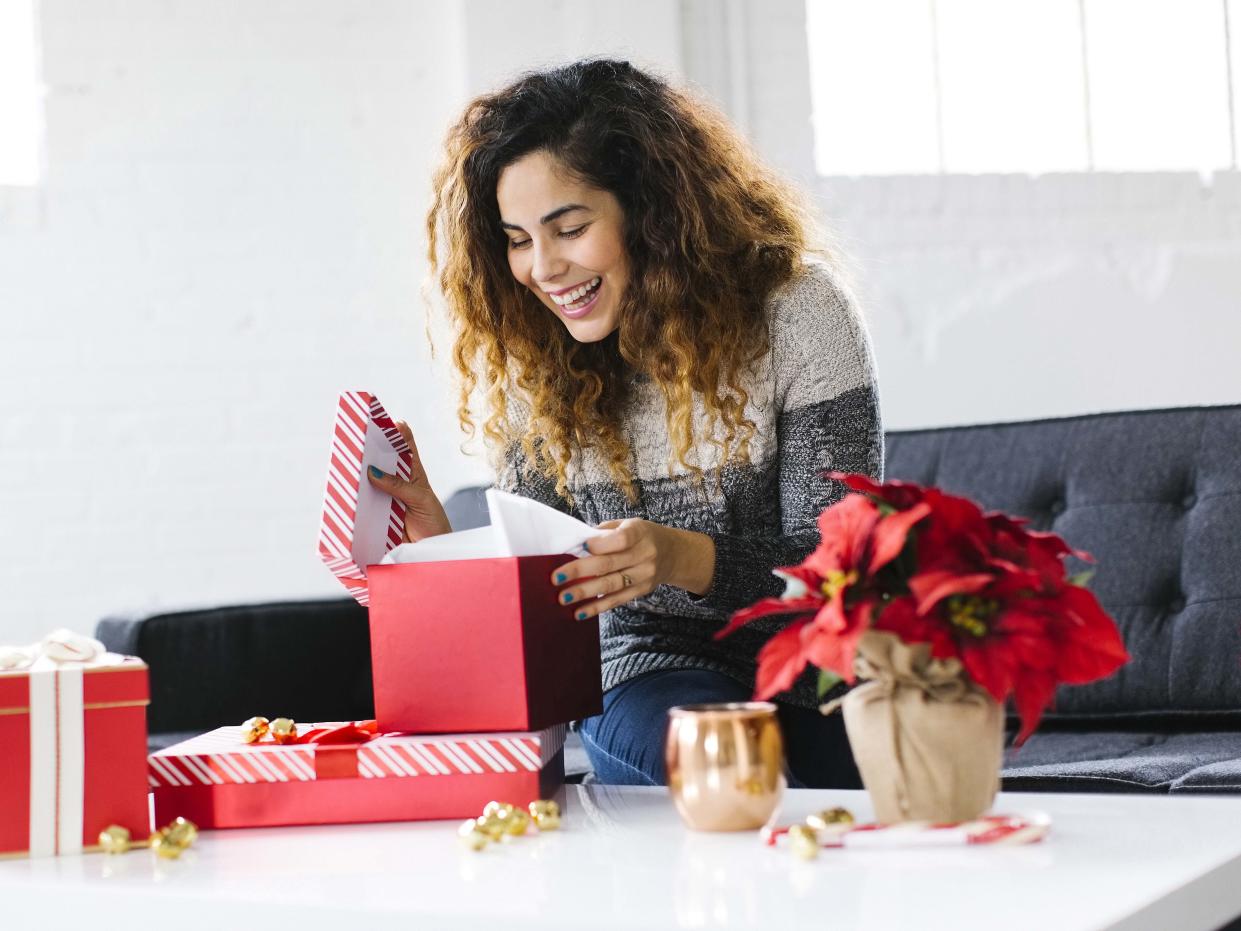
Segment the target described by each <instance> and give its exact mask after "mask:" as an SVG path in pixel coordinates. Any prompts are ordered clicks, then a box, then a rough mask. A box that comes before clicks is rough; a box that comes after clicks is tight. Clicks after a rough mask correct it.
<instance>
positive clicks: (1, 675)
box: [0, 653, 150, 714]
mask: <svg viewBox="0 0 1241 931" xmlns="http://www.w3.org/2000/svg"><path fill="white" fill-rule="evenodd" d="M75 665H78V666H82V664H75ZM30 673H31V669H30V668H29V667H26V668H23V669H0V714H24V713H28V712H29V711H30V683H29V680H30ZM82 675H83V679H82V700H83V710H85V711H92V710H94V709H96V708H121V707H129V706H139V705H147V704H149V695H150V693H149V690H148V684H147V664H146V663H144V662H143V661H142V660H140V659H138V657H136V656H121V655H118V654H114V653H109V654H106V655H105V656H104V657H101V658H100V661H99V662H98V663H97V664H92V665H87V666H83V667H82Z"/></svg>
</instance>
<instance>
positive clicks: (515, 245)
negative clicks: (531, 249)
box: [508, 239, 530, 249]
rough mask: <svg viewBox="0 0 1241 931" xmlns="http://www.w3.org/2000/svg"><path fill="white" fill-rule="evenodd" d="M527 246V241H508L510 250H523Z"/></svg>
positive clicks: (528, 241) (528, 243)
mask: <svg viewBox="0 0 1241 931" xmlns="http://www.w3.org/2000/svg"><path fill="white" fill-rule="evenodd" d="M528 245H530V240H529V239H510V240H509V241H508V247H509V248H510V249H524V248H526V246H528Z"/></svg>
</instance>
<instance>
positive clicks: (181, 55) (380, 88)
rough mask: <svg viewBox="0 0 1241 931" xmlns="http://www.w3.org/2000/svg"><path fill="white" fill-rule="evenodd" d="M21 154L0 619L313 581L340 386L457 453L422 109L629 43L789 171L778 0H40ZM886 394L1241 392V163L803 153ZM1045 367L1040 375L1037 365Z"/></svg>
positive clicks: (4, 222)
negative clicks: (1057, 163)
mask: <svg viewBox="0 0 1241 931" xmlns="http://www.w3.org/2000/svg"><path fill="white" fill-rule="evenodd" d="M41 22H42V38H43V57H44V76H45V80H46V83H47V85H48V99H47V121H48V136H47V174H46V178H45V181H44V184H43V186H42V187H41V188H40V189H38V190H35V191H30V190H4V189H0V587H2V589H3V591H4V598H3V601H2V602H0V605H2V606H0V641H10V640H11V641H22V640H28V639H32V638H34V637H35V636H37V635H38V634H39V633H40V632H42V631H44V630H46V629H48V628H50V627H52V626H55V625H68V626H72V627H76V628H79V629H83V630H86V629H90V628H91V627H92V626H93V624H94V622H95V620H96V619H97V618H98V617H100V616H102V615H103V614H106V613H109V612H114V611H118V610H123V609H128V608H133V609H146V608H152V607H157V606H182V605H188V604H204V603H220V602H225V601H238V600H253V599H261V598H280V597H289V596H294V597H303V596H317V595H323V594H334V593H336V592H337V591H338V589H337V588H336V585H335V582H334V581H333V580H332V579H331V577H330V576H329V575H328V574H327V572H326V570H324V569H323V568H322V567H321V566H320V565H319V563H318V561H317V559H316V556H315V553H314V540H315V528H316V524H317V520H318V501H319V498H320V495H321V491H322V482H323V476H324V468H325V460H324V457H325V454H326V445H327V436H328V430H329V427H330V422H331V416H332V405H333V402H334V398H335V395H336V392H337V391H338V390H340V389H342V388H347V387H355V386H358V387H370V388H371V389H372V390H375V391H376V392H377V393H378V394H379V395H380V397H381V398H382V399H383V400H384V401H385V403H387V404H388V405H389V407H390V409H392V410H393V412H394V413H397V414H398V415H400V416H405V417H406V418H407V419H409V420H410V421H411V423H412V424H413V425H414V427H415V430H416V431H417V434H418V437H419V441H420V447H421V449H422V452H423V457H424V460H425V461H426V463H427V465H428V468H429V470H430V472H431V477H432V481H433V483H434V484H435V485H436V487H437V488H438V489H439V490H440V491H441V492H447V491H451V490H452V489H453V488H455V487H458V486H459V485H461V484H466V483H469V482H473V481H478V480H481V479H483V478H485V475H486V470H485V468H484V466H483V465H482V463H481V462H479V461H477V460H476V459H469V458H466V457H465V456H463V455H462V454H461V453H460V452H459V451H458V449H457V444H458V442H459V435H458V434H457V433H456V429H455V425H454V419H453V416H452V413H451V411H452V406H453V396H452V392H451V387H450V385H449V383H448V378H447V374H446V372H445V371H444V370H443V368H442V363H440V364H437V367H433V366H432V365H431V363H430V362H429V360H428V356H427V352H426V349H425V345H424V342H423V314H422V308H421V299H420V297H419V293H418V286H419V283H420V281H421V279H422V277H423V274H424V271H425V265H424V261H423V257H422V253H423V250H424V240H423V236H422V232H421V225H422V220H423V212H424V210H425V206H426V202H427V191H428V181H429V176H430V172H431V167H432V164H433V162H434V160H435V158H436V150H437V146H438V144H439V141H440V139H441V138H442V134H443V131H444V128H445V126H446V123H447V121H448V119H449V118H450V117H451V115H452V114H453V113H455V111H456V110H457V109H458V108H459V106H460V105H461V103H462V102H463V101H464V100H465V99H466V97H467V96H468V95H469V94H470V93H473V92H476V91H479V90H482V89H484V88H487V87H490V86H493V85H494V84H496V83H498V82H499V81H501V80H503V79H504V78H505V77H506V76H507V75H509V74H510V73H511V72H512V71H514V70H519V69H523V68H527V67H531V66H537V65H543V64H548V63H550V62H553V61H558V60H565V59H568V58H571V57H575V56H578V55H584V54H591V53H599V52H610V53H618V54H625V55H628V56H630V57H632V58H634V59H635V60H636V61H638V62H640V63H643V64H646V65H648V66H652V67H655V68H656V69H657V70H660V71H661V72H663V73H664V74H666V75H668V76H670V77H672V78H674V79H681V78H684V79H688V80H691V81H694V82H696V83H697V84H699V85H700V86H701V87H702V88H703V89H704V90H706V91H707V92H708V93H710V94H712V95H714V96H715V97H716V98H717V99H718V100H719V101H720V102H721V104H722V105H723V106H724V108H725V109H726V110H727V111H728V112H730V114H731V115H732V116H733V117H734V119H736V120H737V122H738V123H739V125H741V126H742V127H743V128H745V129H746V130H747V131H748V132H749V134H750V136H751V138H752V139H753V141H754V143H755V145H756V146H757V147H758V148H759V150H760V151H761V152H762V153H764V154H765V155H766V157H768V158H769V159H770V160H771V161H772V162H773V163H774V164H775V165H777V166H778V167H779V168H780V169H781V170H783V171H785V172H786V173H787V174H789V175H790V176H791V177H793V178H796V179H800V180H803V181H807V180H808V179H809V177H810V166H811V164H812V161H811V152H810V124H809V88H808V83H807V81H806V73H805V68H806V50H805V45H804V33H803V32H802V29H801V3H800V2H798V0H679V2H673V0H631V2H628V3H625V4H620V5H618V4H615V3H605V2H582V0H579V2H571V0H528V2H526V3H523V4H520V5H517V4H510V3H501V2H499V0H452V2H429V0H428V2H407V0H370V2H368V3H365V4H355V3H349V2H346V0H297V2H293V0H284V2H276V0H265V2H264V3H261V4H254V3H245V2H242V0H212V2H210V3H208V2H205V0H124V2H121V0H114V2H109V3H98V2H92V0H43V2H42V4H41ZM813 196H815V197H817V198H818V202H819V203H820V204H821V205H822V206H823V207H824V208H825V211H826V213H827V215H828V217H829V218H830V219H831V221H832V222H833V223H834V225H836V226H837V227H838V228H839V229H840V230H841V232H842V233H843V234H844V236H845V238H846V240H847V241H849V242H851V243H852V244H853V248H854V252H855V254H856V256H857V258H858V264H859V268H860V277H861V283H862V286H863V292H864V294H865V295H866V306H867V311H868V314H869V317H870V320H871V325H872V329H873V332H874V335H875V341H876V349H877V354H878V357H879V364H880V371H881V384H882V391H883V402H884V408H885V415H886V418H887V421H888V423H889V425H891V426H914V425H923V424H942V423H960V422H968V421H975V420H995V419H1006V418H1016V417H1027V416H1044V415H1050V414H1060V413H1075V412H1079V411H1084V410H1094V409H1102V408H1115V407H1138V406H1147V405H1151V406H1163V405H1168V404H1181V403H1202V402H1224V401H1238V400H1241V366H1237V365H1235V364H1233V362H1232V357H1233V356H1234V355H1235V354H1236V352H1237V350H1238V349H1239V348H1241V315H1238V314H1237V313H1236V303H1237V302H1236V298H1235V295H1236V294H1237V293H1238V285H1239V284H1241V272H1238V271H1237V270H1236V269H1238V268H1241V263H1238V262H1237V261H1236V255H1235V253H1236V252H1237V251H1238V246H1239V244H1241V186H1239V185H1238V182H1237V179H1236V177H1235V176H1228V177H1220V178H1217V179H1216V183H1215V184H1214V186H1212V187H1210V188H1206V189H1204V188H1203V187H1202V186H1201V185H1200V183H1199V182H1198V179H1197V178H1196V177H1180V176H1126V175H1122V176H1106V175H1096V176H1085V175H1078V176H1065V177H1048V178H1041V179H1036V180H1031V179H1024V178H1008V177H1004V178H999V177H983V178H942V179H940V178H901V179H854V180H849V179H832V180H828V181H824V182H822V183H821V184H819V185H818V186H817V187H816V188H815V189H814V191H813ZM1036 379H1037V380H1041V381H1043V382H1045V384H1037V385H1036V384H1035V381H1036Z"/></svg>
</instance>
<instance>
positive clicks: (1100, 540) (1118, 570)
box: [97, 406, 1241, 793]
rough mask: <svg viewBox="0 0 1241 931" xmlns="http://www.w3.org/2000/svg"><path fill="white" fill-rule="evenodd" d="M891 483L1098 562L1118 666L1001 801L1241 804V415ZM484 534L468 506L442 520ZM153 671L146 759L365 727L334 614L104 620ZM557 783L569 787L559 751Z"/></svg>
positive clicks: (1017, 766) (365, 655) (363, 660)
mask: <svg viewBox="0 0 1241 931" xmlns="http://www.w3.org/2000/svg"><path fill="white" fill-rule="evenodd" d="M887 475H888V477H889V478H896V479H905V480H909V481H916V482H919V483H922V484H935V485H939V486H941V487H943V488H945V489H947V490H949V491H952V492H956V493H961V494H966V495H969V496H971V497H973V498H975V499H977V500H978V501H980V502H981V503H982V504H983V505H985V506H986V507H988V508H996V509H1000V510H1004V511H1007V512H1009V513H1012V514H1020V515H1024V516H1026V517H1029V518H1030V519H1031V522H1032V524H1033V526H1034V527H1035V528H1037V529H1044V530H1055V531H1056V532H1058V533H1060V534H1062V535H1064V536H1065V537H1066V538H1067V539H1068V540H1069V542H1070V543H1071V544H1072V545H1073V546H1075V547H1077V548H1079V549H1084V550H1087V551H1089V552H1091V553H1093V554H1094V555H1095V557H1096V558H1097V567H1096V568H1097V572H1096V574H1095V577H1094V579H1093V581H1092V587H1093V588H1094V590H1095V591H1096V593H1097V594H1098V595H1099V598H1100V600H1101V601H1102V602H1103V604H1104V606H1105V607H1106V608H1107V609H1108V610H1109V611H1110V612H1111V613H1112V614H1113V616H1114V617H1115V618H1116V619H1117V621H1118V623H1119V624H1120V627H1121V630H1122V632H1123V633H1124V636H1125V640H1126V643H1127V645H1128V647H1129V651H1130V653H1131V654H1132V656H1133V660H1132V662H1131V663H1130V664H1129V665H1128V666H1126V667H1125V668H1124V669H1122V670H1121V671H1120V672H1119V673H1118V674H1117V675H1115V676H1113V677H1111V678H1110V679H1108V680H1106V681H1103V682H1099V683H1094V684H1091V685H1087V686H1078V687H1074V688H1070V689H1065V690H1063V691H1062V692H1061V693H1060V695H1059V696H1058V697H1057V702H1056V707H1055V710H1054V712H1053V713H1051V714H1049V715H1048V716H1047V717H1046V718H1045V719H1044V723H1043V725H1042V726H1041V727H1040V728H1039V730H1038V731H1037V732H1036V733H1035V735H1034V736H1033V737H1032V738H1031V739H1030V740H1029V741H1028V742H1027V744H1026V745H1025V746H1024V747H1022V748H1021V749H1020V750H1015V751H1014V750H1010V751H1009V753H1008V756H1007V760H1006V767H1005V770H1004V787H1005V788H1006V789H1009V790H1038V791H1116V792H1161V793H1192V792H1237V791H1241V406H1227V407H1209V408H1208V407H1203V408H1182V409H1177V410H1161V411H1134V412H1125V413H1109V414H1097V415H1090V416H1084V417H1072V418H1061V419H1054V420H1043V421H1032V422H1022V423H1011V424H992V425H985V426H971V427H957V428H946V429H935V430H915V431H896V432H892V433H889V434H888V437H887ZM447 506H448V509H449V515H450V518H451V519H452V521H453V526H454V527H456V528H457V529H465V528H466V527H469V526H477V525H478V524H479V523H480V522H482V521H485V520H486V516H485V507H484V506H483V504H482V496H481V492H480V491H479V490H477V489H466V490H463V491H461V492H459V493H458V494H456V495H454V496H453V497H452V498H451V499H450V501H449V502H448V503H447ZM97 635H98V636H99V637H100V639H102V640H103V641H104V642H105V643H106V644H107V645H108V646H109V648H111V649H114V650H119V651H123V652H127V653H133V654H136V655H138V656H142V657H143V658H144V659H146V660H147V662H148V663H149V664H150V666H151V681H152V703H151V711H150V727H151V732H152V742H153V744H155V745H165V744H167V743H169V742H170V741H171V740H172V739H174V738H175V737H177V736H178V735H179V734H181V733H184V732H194V731H199V730H205V729H208V728H211V727H215V726H218V725H219V724H221V723H226V722H233V721H238V722H239V721H241V720H243V719H245V718H247V717H249V716H251V715H253V714H266V715H268V716H269V717H270V716H274V715H277V714H289V715H292V716H293V717H296V718H300V719H301V720H315V719H319V720H324V719H343V718H362V717H369V716H370V715H371V705H370V695H369V693H370V669H369V640H368V632H367V626H366V617H365V610H364V609H362V608H360V607H358V606H357V605H356V604H354V603H353V602H352V601H351V600H348V599H343V598H342V599H330V600H324V601H312V602H290V603H283V604H270V605H249V606H238V607H224V608H216V609H211V610H205V611H191V612H178V613H171V614H158V615H151V616H144V617H130V618H109V619H105V620H103V621H101V622H100V624H99V626H98V629H97ZM566 759H567V765H568V768H569V769H570V770H571V771H574V770H576V775H578V776H580V775H581V774H582V771H583V769H584V767H585V765H586V764H585V758H584V755H582V754H581V753H580V750H579V749H578V748H575V747H570V748H569V751H568V752H567V754H566Z"/></svg>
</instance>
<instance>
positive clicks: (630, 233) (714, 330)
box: [427, 60, 810, 500]
mask: <svg viewBox="0 0 1241 931" xmlns="http://www.w3.org/2000/svg"><path fill="white" fill-rule="evenodd" d="M540 150H542V151H546V152H547V153H548V154H550V155H551V156H553V157H554V158H556V159H557V160H558V161H559V162H560V163H561V164H562V165H563V166H564V167H565V168H567V169H568V171H569V173H570V174H571V175H573V176H575V177H576V178H578V179H579V180H581V181H582V182H584V183H586V184H589V185H591V186H593V187H596V188H599V189H601V190H605V191H608V192H610V193H611V194H613V195H614V196H615V197H616V199H617V200H618V202H619V203H620V205H621V207H622V209H623V211H624V245H625V249H626V251H627V259H628V263H629V284H628V287H627V288H626V289H625V294H624V295H623V298H622V304H621V310H620V314H619V325H618V327H617V329H616V330H615V331H614V332H613V333H612V334H610V335H609V336H607V337H606V338H604V339H603V340H600V341H598V342H589V343H579V342H578V341H577V340H575V339H574V338H573V337H572V336H571V335H570V334H569V333H568V332H567V331H566V329H565V327H564V326H563V325H562V324H561V323H560V321H559V320H558V319H557V318H556V317H555V316H554V315H553V314H551V313H548V312H547V310H546V309H545V308H544V307H543V305H542V304H541V303H540V302H539V300H538V299H537V298H536V297H535V296H534V295H532V294H531V293H530V292H529V290H528V289H527V288H525V287H524V286H522V285H521V284H520V283H519V282H518V281H516V280H515V279H514V277H513V276H512V274H511V273H510V271H509V266H508V259H507V239H506V237H505V235H504V232H503V230H502V228H501V225H500V211H499V206H498V204H497V201H496V185H497V183H498V181H499V177H500V174H501V172H502V171H503V170H504V169H505V168H506V167H507V166H509V165H511V164H512V163H513V162H515V161H517V160H518V159H520V158H522V157H523V156H525V155H527V154H529V153H531V152H536V151H540ZM427 235H428V240H429V245H428V257H429V259H430V263H431V273H432V276H433V278H434V276H435V275H437V274H438V281H439V285H440V288H441V289H442V291H443V294H444V296H445V298H446V299H447V305H448V311H449V315H450V318H451V319H452V322H453V324H454V329H455V331H456V343H455V346H454V348H453V361H454V364H455V366H456V369H457V370H458V372H459V374H460V376H461V391H460V401H459V406H458V410H457V414H458V418H459V419H460V422H461V425H462V428H463V429H464V430H466V431H467V432H468V433H469V434H471V435H472V434H473V432H474V430H475V420H474V417H473V414H472V411H471V398H472V397H473V396H474V393H475V391H476V390H477V389H478V388H479V386H480V379H483V386H484V387H485V397H486V406H487V408H489V411H488V415H487V417H486V419H485V421H484V423H483V433H484V436H485V438H486V439H487V440H488V441H489V443H491V444H492V448H493V449H498V450H500V451H505V450H508V449H509V448H510V447H511V446H512V445H513V444H514V443H520V445H521V448H522V449H523V450H524V452H525V461H526V466H527V468H529V469H533V470H534V471H536V472H538V473H541V474H543V475H545V476H547V477H548V478H550V479H554V480H555V483H556V488H557V491H558V492H559V493H560V494H561V495H562V496H564V497H566V498H568V499H571V496H570V493H569V489H568V482H567V470H568V465H569V463H570V461H571V460H572V457H573V454H574V452H575V450H579V451H580V450H584V449H586V448H590V447H593V448H594V449H596V450H597V451H598V452H599V453H601V454H602V456H603V458H604V461H605V462H607V464H608V468H609V470H610V472H611V474H612V476H613V478H614V479H615V480H616V481H617V483H618V484H619V485H620V487H621V488H623V489H624V491H625V493H626V494H627V495H628V496H629V498H630V500H634V498H635V497H636V489H635V486H634V482H633V475H632V469H631V465H630V462H631V460H630V455H631V454H630V447H629V444H628V442H627V441H626V439H625V436H624V429H623V423H622V412H623V410H624V406H625V403H626V401H627V399H628V393H629V390H630V384H631V379H632V377H633V375H634V373H636V372H641V373H645V374H646V375H647V376H648V377H649V378H650V379H651V381H652V382H653V383H655V384H656V385H658V387H659V388H660V389H661V391H662V394H663V396H664V399H665V402H666V417H667V428H668V433H669V436H670V438H671V445H672V447H673V449H674V451H675V457H676V462H679V463H680V464H681V465H682V466H683V467H684V468H685V469H686V471H687V472H689V473H690V474H691V475H692V476H693V477H694V478H695V479H696V480H697V481H698V482H699V483H701V481H702V479H703V476H704V472H703V469H702V468H701V466H700V465H699V463H698V462H693V461H690V459H691V456H690V451H691V449H692V448H693V447H694V445H695V442H696V441H705V442H707V443H712V444H714V445H715V446H717V447H718V448H719V449H720V451H721V453H722V455H721V456H720V461H721V462H727V461H748V460H749V444H750V441H751V439H752V438H753V436H754V431H755V428H754V424H753V422H752V421H750V420H749V419H748V418H747V417H746V415H745V405H746V402H747V400H748V394H747V392H746V390H745V388H744V375H745V373H746V372H747V371H748V370H749V369H750V367H751V366H753V364H754V363H755V362H757V361H758V360H759V359H760V358H762V357H763V356H764V355H765V354H766V352H767V351H768V349H769V345H768V334H767V326H766V320H765V316H764V304H765V301H766V299H767V298H768V296H769V295H770V294H771V293H772V291H773V290H775V289H776V288H778V287H780V286H781V285H783V284H784V283H786V282H788V281H789V280H790V279H792V278H793V277H794V276H795V275H796V274H797V273H798V271H799V269H800V267H801V265H802V259H803V254H804V253H805V252H807V251H808V249H809V248H810V243H809V222H808V220H807V218H806V216H805V215H804V213H803V212H802V210H801V209H800V208H799V206H798V202H797V199H796V198H795V197H794V196H793V194H792V192H791V191H790V190H789V189H787V188H786V187H785V186H784V184H783V183H782V182H780V181H779V180H778V179H777V178H776V177H775V176H774V175H773V174H772V173H771V172H770V171H769V170H768V169H767V168H765V167H764V166H763V165H762V164H761V163H760V161H759V160H758V158H757V157H756V156H755V155H754V154H753V152H752V151H751V150H750V148H749V146H748V145H747V144H746V143H745V141H744V140H743V139H742V138H741V137H740V136H739V135H738V133H737V132H736V131H735V130H733V128H732V127H731V126H729V124H728V123H727V121H726V120H725V119H724V118H723V117H722V116H721V115H720V114H719V113H718V112H717V111H715V110H714V109H713V108H712V107H710V106H709V105H707V104H705V103H703V102H702V101H700V100H698V99H696V98H695V97H693V96H691V95H690V94H688V93H686V92H684V91H681V90H677V89H674V88H673V87H670V86H669V85H668V84H666V83H665V82H663V81H661V80H659V79H658V78H655V77H652V76H651V75H649V74H646V73H644V72H643V71H640V70H639V69H637V68H634V67H633V66H632V65H630V64H628V63H627V62H622V61H612V60H587V61H579V62H575V63H573V64H570V65H567V66H564V67H560V68H555V69H553V70H548V71H540V72H533V73H529V74H526V75H523V76H522V77H520V78H519V79H518V80H516V81H515V82H513V83H512V84H510V85H508V86H507V87H505V88H503V89H502V90H499V91H497V92H495V93H490V94H484V95H482V96H480V97H477V98H476V99H474V100H473V101H471V102H470V104H469V105H468V106H467V107H466V109H465V112H464V114H463V115H462V116H461V118H460V119H459V120H458V121H457V123H456V124H455V125H454V126H453V127H452V128H451V129H450V131H449V133H448V138H447V142H446V156H445V160H444V162H443V164H442V166H441V167H440V168H439V170H438V171H437V172H436V174H435V178H434V198H433V202H432V205H431V209H430V211H429V212H428V215H427ZM441 243H442V244H443V247H444V249H443V252H444V254H443V257H442V259H441V256H440V254H439V253H440V248H439V247H440V244H441ZM515 398H516V399H520V401H521V402H522V403H523V405H525V406H528V408H529V416H528V417H522V418H520V419H518V418H514V417H512V416H511V410H510V402H511V401H513V400H514V399H515ZM696 398H700V399H701V401H702V405H703V409H704V410H705V412H706V422H705V423H699V424H696V423H695V417H694V415H693V411H694V402H695V399H696ZM673 466H674V463H671V462H670V463H669V470H670V473H671V471H672V469H673Z"/></svg>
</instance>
